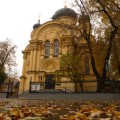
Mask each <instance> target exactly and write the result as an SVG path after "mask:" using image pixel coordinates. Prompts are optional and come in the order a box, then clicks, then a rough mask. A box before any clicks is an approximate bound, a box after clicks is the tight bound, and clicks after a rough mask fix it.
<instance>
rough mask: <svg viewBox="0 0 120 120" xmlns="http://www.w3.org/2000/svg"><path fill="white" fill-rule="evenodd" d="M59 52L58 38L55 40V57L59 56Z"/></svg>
mask: <svg viewBox="0 0 120 120" xmlns="http://www.w3.org/2000/svg"><path fill="white" fill-rule="evenodd" d="M58 54H59V42H58V40H57V39H56V40H55V41H54V54H53V55H54V57H57V56H58Z"/></svg>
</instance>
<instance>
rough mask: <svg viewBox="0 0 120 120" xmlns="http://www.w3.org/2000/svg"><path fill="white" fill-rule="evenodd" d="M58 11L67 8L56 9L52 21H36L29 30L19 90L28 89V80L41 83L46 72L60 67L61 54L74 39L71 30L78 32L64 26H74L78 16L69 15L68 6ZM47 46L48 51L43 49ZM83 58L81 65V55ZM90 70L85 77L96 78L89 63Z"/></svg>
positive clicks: (51, 71) (83, 42)
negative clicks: (29, 37)
mask: <svg viewBox="0 0 120 120" xmlns="http://www.w3.org/2000/svg"><path fill="white" fill-rule="evenodd" d="M61 10H63V12H64V13H65V11H64V10H68V13H69V14H67V13H66V14H64V13H60V12H61V11H60V10H58V11H57V12H56V13H55V15H56V16H55V15H54V17H53V19H52V20H51V21H48V22H45V23H44V24H42V25H41V24H40V23H38V24H36V25H35V26H34V29H33V31H32V32H31V40H30V41H29V44H28V45H27V46H26V48H25V50H24V51H23V70H22V76H21V78H20V88H19V91H20V93H22V92H26V91H29V88H30V81H32V82H40V81H41V80H42V82H45V81H46V75H49V74H50V75H51V74H53V75H54V73H55V71H57V70H60V57H61V55H62V54H65V53H67V52H68V46H70V44H71V39H73V33H74V34H76V35H78V34H79V33H78V32H77V31H71V29H68V28H67V26H71V27H76V25H77V17H75V16H74V15H73V16H72V14H73V13H72V14H70V12H71V11H72V12H73V10H72V9H69V8H62V9H61ZM69 10H70V11H69ZM36 26H37V27H36ZM80 27H81V25H80ZM81 28H82V27H81ZM55 41H57V44H56V46H57V45H58V46H57V49H55ZM47 42H48V46H47ZM80 44H81V46H85V40H84V39H82V40H81V41H80ZM47 47H48V50H49V51H47V50H46V48H47ZM83 48H84V47H83ZM55 50H56V51H55ZM83 50H84V49H83ZM87 56H89V55H87ZM82 59H83V64H84V56H83V58H82ZM89 65H90V60H89ZM89 71H90V74H89V75H84V79H86V80H95V77H94V75H93V72H92V69H91V65H90V70H89ZM88 89H89V88H88ZM90 89H91V88H90ZM86 90H87V88H86Z"/></svg>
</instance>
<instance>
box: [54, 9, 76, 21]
mask: <svg viewBox="0 0 120 120" xmlns="http://www.w3.org/2000/svg"><path fill="white" fill-rule="evenodd" d="M61 16H69V17H73V18H76V17H77V13H76V12H75V11H74V10H73V9H71V8H67V7H65V8H61V9H59V10H57V11H56V12H55V14H54V15H53V17H52V19H53V20H54V19H56V18H58V17H61Z"/></svg>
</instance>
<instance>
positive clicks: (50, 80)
mask: <svg viewBox="0 0 120 120" xmlns="http://www.w3.org/2000/svg"><path fill="white" fill-rule="evenodd" d="M53 78H54V74H47V75H46V81H45V89H55V81H54V80H53Z"/></svg>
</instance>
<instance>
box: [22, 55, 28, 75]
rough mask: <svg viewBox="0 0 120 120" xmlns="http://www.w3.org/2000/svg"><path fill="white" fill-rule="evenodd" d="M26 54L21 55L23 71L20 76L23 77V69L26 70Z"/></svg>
mask: <svg viewBox="0 0 120 120" xmlns="http://www.w3.org/2000/svg"><path fill="white" fill-rule="evenodd" d="M26 56H27V55H26V53H24V55H23V69H22V76H25V69H26Z"/></svg>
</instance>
